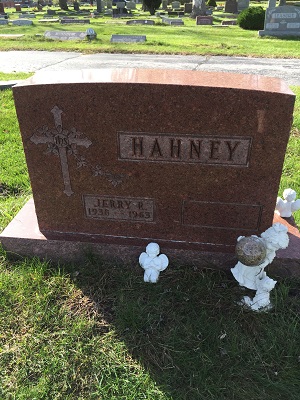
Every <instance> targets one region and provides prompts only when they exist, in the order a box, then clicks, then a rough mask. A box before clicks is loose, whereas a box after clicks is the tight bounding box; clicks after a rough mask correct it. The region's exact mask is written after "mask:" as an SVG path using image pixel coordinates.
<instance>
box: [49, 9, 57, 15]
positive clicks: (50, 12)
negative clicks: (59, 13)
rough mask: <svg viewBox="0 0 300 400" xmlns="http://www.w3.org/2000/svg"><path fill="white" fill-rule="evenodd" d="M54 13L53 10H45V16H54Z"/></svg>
mask: <svg viewBox="0 0 300 400" xmlns="http://www.w3.org/2000/svg"><path fill="white" fill-rule="evenodd" d="M55 14H56V11H55V10H47V15H55Z"/></svg>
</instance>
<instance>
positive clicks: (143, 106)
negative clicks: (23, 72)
mask: <svg viewBox="0 0 300 400" xmlns="http://www.w3.org/2000/svg"><path fill="white" fill-rule="evenodd" d="M170 77H171V79H170ZM13 93H14V98H15V105H16V110H17V115H18V120H19V125H20V131H21V135H22V140H23V144H24V149H25V155H26V159H27V165H28V170H29V175H30V180H31V184H32V191H33V197H34V203H35V209H36V212H35V209H34V205H33V202H30V203H28V204H27V205H26V206H25V209H24V211H23V213H22V214H20V215H19V216H18V218H16V219H15V222H14V223H12V225H11V228H7V230H5V231H4V232H3V234H1V237H0V240H1V242H2V245H3V246H4V248H6V249H8V250H9V251H14V252H16V253H18V254H22V252H25V253H26V252H27V254H28V252H30V254H31V255H34V254H38V255H43V254H44V256H45V255H48V257H51V258H54V259H55V258H56V259H57V258H60V257H61V258H64V257H67V258H68V257H70V256H71V255H73V256H75V257H77V256H78V255H79V253H80V252H83V251H91V249H92V250H93V251H94V250H95V251H99V253H103V254H104V253H105V254H106V256H108V257H110V258H114V257H117V258H118V257H120V258H122V259H123V258H125V256H126V255H128V254H131V255H134V257H136V256H137V255H139V254H140V253H141V251H143V249H144V247H145V245H146V244H148V243H149V242H152V241H154V242H157V243H158V244H159V245H160V246H161V248H162V249H163V250H164V252H165V253H166V254H168V256H170V257H171V259H172V261H174V260H175V259H176V257H184V258H185V259H186V258H188V257H191V260H193V261H195V260H201V259H202V258H203V257H204V255H203V253H200V252H201V251H209V252H214V254H215V256H214V257H217V255H216V254H217V253H220V252H221V253H222V260H223V261H224V258H223V253H224V252H225V253H226V252H227V253H229V254H234V249H235V245H236V240H237V237H238V236H240V235H245V236H249V235H259V234H260V233H261V232H263V231H264V230H266V229H267V228H269V227H270V226H271V225H272V221H273V216H274V207H275V203H276V199H277V193H278V187H279V182H280V177H281V173H282V166H283V161H284V156H285V151H286V145H287V142H288V138H289V132H290V128H291V124H292V115H293V105H294V101H295V96H294V94H293V93H292V92H291V90H290V89H289V88H288V86H287V85H286V84H285V83H284V82H283V81H281V80H280V79H276V78H267V77H261V76H254V75H238V74H228V73H211V72H200V71H188V72H187V71H180V70H172V71H170V70H147V69H116V70H114V69H107V70H81V71H60V73H59V74H57V72H51V71H47V72H40V73H37V74H36V75H35V76H33V77H31V78H29V79H28V80H26V81H23V82H22V83H21V84H19V85H17V86H15V87H14V88H13ZM28 99H30V102H28ZM116 99H117V102H118V104H120V105H121V108H122V115H121V117H120V109H119V107H116V106H115V105H116ZM182 99H184V101H182ZM207 99H209V102H208V101H207ZM79 104H80V107H78V105H79ZM99 104H101V107H99ZM95 109H97V112H96V113H95ZM37 110H38V111H37ZM36 216H37V220H38V224H39V230H38V226H37V224H36ZM23 218H24V219H23ZM30 221H31V223H29V222H30ZM26 224H27V225H26ZM28 224H29V225H28ZM14 227H18V229H17V230H18V232H16V231H14V229H15V228H14ZM21 228H22V229H21ZM20 230H22V232H20ZM13 231H14V233H13ZM17 235H19V236H18V238H17ZM20 235H23V236H22V238H23V239H22V238H21V239H20ZM24 238H25V239H24ZM39 243H42V244H39ZM10 246H15V247H14V248H12V247H10ZM22 246H23V247H22ZM97 246H98V247H97ZM54 249H55V251H54ZM88 249H89V250H88ZM81 255H82V254H81ZM135 259H136V260H137V258H135ZM208 265H211V264H208Z"/></svg>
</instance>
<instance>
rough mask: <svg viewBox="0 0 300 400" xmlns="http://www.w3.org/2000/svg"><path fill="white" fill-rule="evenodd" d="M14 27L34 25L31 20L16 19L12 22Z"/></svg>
mask: <svg viewBox="0 0 300 400" xmlns="http://www.w3.org/2000/svg"><path fill="white" fill-rule="evenodd" d="M11 23H12V24H13V25H20V26H21V25H33V22H32V21H31V20H30V19H22V18H21V19H14V20H12V21H11Z"/></svg>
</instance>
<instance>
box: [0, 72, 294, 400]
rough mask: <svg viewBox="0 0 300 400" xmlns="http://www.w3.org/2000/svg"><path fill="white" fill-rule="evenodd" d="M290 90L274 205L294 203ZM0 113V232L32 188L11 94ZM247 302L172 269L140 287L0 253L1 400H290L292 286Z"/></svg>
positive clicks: (206, 274) (222, 286)
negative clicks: (256, 305)
mask: <svg viewBox="0 0 300 400" xmlns="http://www.w3.org/2000/svg"><path fill="white" fill-rule="evenodd" d="M2 78H4V79H5V78H6V76H5V75H2ZM293 90H294V92H295V93H296V94H297V102H296V107H295V113H294V124H293V129H292V135H291V138H290V141H289V146H288V151H287V155H286V159H285V166H284V171H283V176H282V182H281V188H280V192H279V193H280V194H281V192H282V189H283V188H286V187H287V186H291V187H293V188H294V189H295V190H296V191H297V192H298V193H300V178H299V167H300V165H299V154H300V152H299V146H300V101H299V99H300V87H293ZM0 111H1V114H0V151H1V153H0V176H1V191H0V229H1V230H2V229H3V227H4V226H5V225H6V224H7V223H8V222H9V221H10V219H11V218H12V217H13V215H14V214H15V213H16V212H17V210H18V209H19V208H20V207H21V206H22V204H23V203H24V202H25V200H26V199H27V198H28V196H29V195H30V183H29V179H28V175H27V171H26V164H25V159H24V154H23V150H22V145H21V138H20V134H19V129H18V125H17V123H16V115H15V109H14V104H13V100H12V93H11V90H5V91H2V92H0ZM298 215H299V212H298V213H296V216H298ZM298 223H299V217H298ZM246 293H247V291H243V290H242V289H241V288H239V287H238V285H237V283H236V282H235V281H234V280H233V278H232V277H231V276H230V275H228V274H227V273H226V272H218V271H213V270H209V269H207V270H200V269H197V268H196V267H193V266H185V265H173V264H171V265H170V267H169V268H168V269H167V270H166V271H164V272H163V273H162V274H161V279H160V281H159V282H158V283H157V284H156V285H149V284H145V283H143V270H142V269H141V268H140V267H139V266H138V265H137V263H134V264H132V265H117V264H114V263H107V262H104V261H103V260H101V259H98V258H95V257H92V256H91V255H90V256H89V257H88V258H87V260H86V262H85V263H81V264H80V265H68V264H66V265H60V266H57V265H51V264H50V263H46V262H41V261H39V260H37V259H31V260H30V259H28V260H23V261H16V262H12V261H9V260H8V258H7V257H6V254H5V252H4V251H1V250H0V399H5V400H6V399H9V400H10V399H16V400H23V399H24V400H28V399H30V400H33V399H38V400H41V399H45V400H46V399H47V400H48V399H49V400H50V399H51V400H58V399H62V400H71V399H72V400H73V399H74V400H94V399H95V400H99V399H100V400H142V399H147V400H245V399H247V400H257V399H264V400H281V399H283V398H287V399H289V400H299V393H300V372H299V361H300V358H299V357H300V353H299V343H300V329H299V328H300V326H299V323H300V317H299V316H300V314H299V311H300V296H299V294H300V282H299V281H298V280H295V279H294V280H282V281H280V282H279V283H278V284H277V285H276V287H275V289H274V290H273V291H272V300H273V304H274V309H273V310H272V311H271V312H269V313H253V312H249V311H247V310H245V309H242V308H241V307H239V306H238V305H237V304H236V302H237V301H238V300H239V299H240V298H241V297H242V296H243V295H244V294H246Z"/></svg>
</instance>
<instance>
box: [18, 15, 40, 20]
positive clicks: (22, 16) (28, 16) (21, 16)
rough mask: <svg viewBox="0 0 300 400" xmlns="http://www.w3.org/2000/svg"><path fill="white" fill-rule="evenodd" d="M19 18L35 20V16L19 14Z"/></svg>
mask: <svg viewBox="0 0 300 400" xmlns="http://www.w3.org/2000/svg"><path fill="white" fill-rule="evenodd" d="M19 18H21V19H22V18H36V15H35V14H20V15H19Z"/></svg>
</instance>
